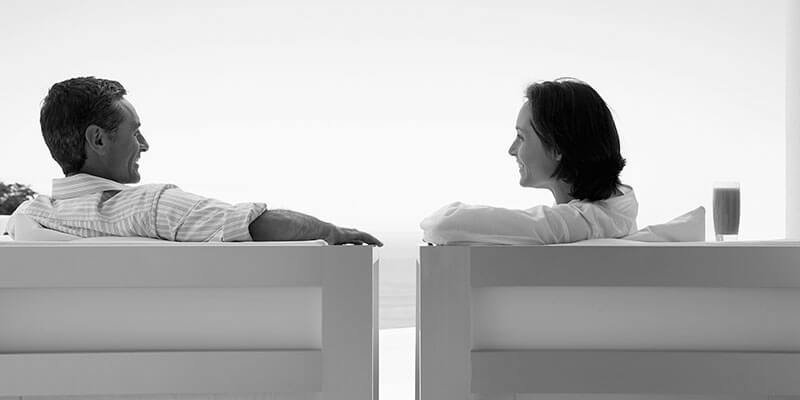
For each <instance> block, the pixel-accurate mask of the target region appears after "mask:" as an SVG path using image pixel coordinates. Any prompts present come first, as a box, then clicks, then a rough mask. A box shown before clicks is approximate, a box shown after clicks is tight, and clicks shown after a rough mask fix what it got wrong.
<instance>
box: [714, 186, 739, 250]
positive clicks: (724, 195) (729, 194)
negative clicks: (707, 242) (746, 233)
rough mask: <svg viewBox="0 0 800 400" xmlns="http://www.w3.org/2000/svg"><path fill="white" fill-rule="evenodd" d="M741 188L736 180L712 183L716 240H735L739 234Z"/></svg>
mask: <svg viewBox="0 0 800 400" xmlns="http://www.w3.org/2000/svg"><path fill="white" fill-rule="evenodd" d="M740 208H741V190H740V189H739V183H738V182H718V183H715V184H714V233H715V234H716V239H717V241H718V242H722V241H725V240H736V237H737V235H739V212H740Z"/></svg>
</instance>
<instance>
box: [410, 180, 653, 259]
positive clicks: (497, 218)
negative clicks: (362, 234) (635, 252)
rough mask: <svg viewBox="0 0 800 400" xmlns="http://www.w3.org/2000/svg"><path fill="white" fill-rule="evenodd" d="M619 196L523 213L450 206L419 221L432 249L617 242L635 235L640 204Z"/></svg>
mask: <svg viewBox="0 0 800 400" xmlns="http://www.w3.org/2000/svg"><path fill="white" fill-rule="evenodd" d="M619 189H620V191H622V195H621V196H616V197H611V198H609V199H606V200H601V201H595V202H588V201H580V200H572V201H570V202H569V203H566V204H557V205H555V206H552V207H548V206H536V207H533V208H529V209H527V210H510V209H506V208H498V207H489V206H473V205H468V204H464V203H461V202H455V203H451V204H448V205H446V206H444V207H442V208H440V209H439V210H437V211H436V212H434V213H433V214H431V215H430V216H429V217H427V218H425V219H424V220H422V222H421V223H420V227H421V228H422V230H423V231H424V237H423V238H424V240H425V241H426V242H429V243H436V244H455V243H486V244H512V245H513V244H516V245H532V244H554V243H569V242H577V241H579V240H588V239H601V238H620V237H623V236H627V235H630V234H632V233H634V232H636V230H637V228H636V215H637V214H638V212H639V203H638V202H637V201H636V196H635V195H634V193H633V189H632V188H631V187H630V186H625V185H623V186H620V187H619Z"/></svg>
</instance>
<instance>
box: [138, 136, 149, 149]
mask: <svg viewBox="0 0 800 400" xmlns="http://www.w3.org/2000/svg"><path fill="white" fill-rule="evenodd" d="M148 149H150V145H149V144H147V139H145V138H144V136H143V135H141V134H140V135H139V151H147V150H148Z"/></svg>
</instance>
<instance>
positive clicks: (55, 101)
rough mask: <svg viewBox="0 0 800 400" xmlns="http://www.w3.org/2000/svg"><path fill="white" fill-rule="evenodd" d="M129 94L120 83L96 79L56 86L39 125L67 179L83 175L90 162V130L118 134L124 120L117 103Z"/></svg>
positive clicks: (46, 101) (45, 140)
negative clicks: (94, 127) (87, 157)
mask: <svg viewBox="0 0 800 400" xmlns="http://www.w3.org/2000/svg"><path fill="white" fill-rule="evenodd" d="M125 94H126V92H125V88H124V87H122V85H121V84H120V83H119V82H117V81H111V80H107V79H98V78H95V77H93V76H89V77H81V78H73V79H68V80H66V81H63V82H59V83H56V84H55V85H53V87H51V88H50V90H49V91H48V92H47V96H46V97H45V98H44V100H43V101H42V110H41V113H40V115H39V123H40V124H41V126H42V136H44V142H45V143H47V147H48V148H49V149H50V155H52V156H53V159H54V160H56V162H57V163H58V165H60V166H61V170H62V171H64V175H68V174H71V173H76V172H79V171H80V169H81V168H82V167H83V163H84V162H85V161H86V136H85V133H86V128H88V127H89V125H97V126H99V127H101V128H103V129H105V130H108V131H112V132H113V131H115V130H116V129H117V127H119V124H120V123H121V122H122V120H123V115H122V114H121V113H120V110H119V109H118V107H117V106H116V104H115V103H116V101H117V100H119V99H121V98H122V96H124V95H125Z"/></svg>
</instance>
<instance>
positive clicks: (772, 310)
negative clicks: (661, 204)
mask: <svg viewBox="0 0 800 400" xmlns="http://www.w3.org/2000/svg"><path fill="white" fill-rule="evenodd" d="M418 283H419V285H418V288H419V294H418V296H419V298H418V325H417V327H418V343H419V347H418V353H417V357H418V358H417V361H418V381H417V382H418V388H417V390H418V398H419V399H422V400H433V399H435V400H448V399H454V400H455V399H458V400H462V399H470V398H472V399H484V398H486V399H489V398H491V399H549V398H553V399H565V398H571V399H572V398H577V399H583V398H588V399H592V398H601V399H610V398H622V399H629V398H631V397H630V396H639V395H641V396H643V397H641V398H648V397H647V396H645V395H643V394H653V395H657V396H655V398H658V399H664V398H666V397H665V396H675V397H679V396H689V395H691V396H728V397H727V398H731V397H735V398H742V397H745V398H765V397H767V396H798V395H800V353H799V352H800V316H799V315H798V313H797V310H798V309H800V245H798V243H772V244H767V243H738V244H737V243H733V244H728V243H725V244H714V243H697V244H646V245H644V244H640V245H633V244H631V245H628V244H626V245H622V246H604V245H585V246H580V245H579V246H532V247H517V246H513V247H511V246H506V247H502V246H475V247H468V246H435V247H433V246H429V247H422V248H421V249H420V265H419V268H418ZM566 394H568V395H566ZM559 396H562V397H559ZM563 396H567V397H563ZM586 396H594V397H586ZM619 396H628V397H619ZM635 398H640V397H635ZM651 398H652V397H651ZM692 398H695V399H696V398H697V397H692Z"/></svg>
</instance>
